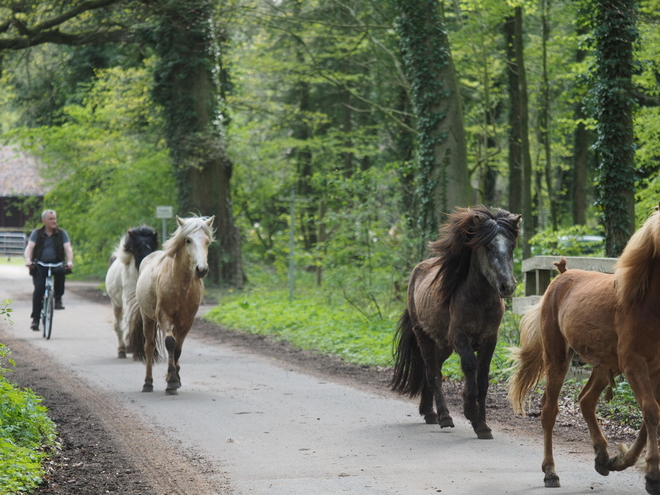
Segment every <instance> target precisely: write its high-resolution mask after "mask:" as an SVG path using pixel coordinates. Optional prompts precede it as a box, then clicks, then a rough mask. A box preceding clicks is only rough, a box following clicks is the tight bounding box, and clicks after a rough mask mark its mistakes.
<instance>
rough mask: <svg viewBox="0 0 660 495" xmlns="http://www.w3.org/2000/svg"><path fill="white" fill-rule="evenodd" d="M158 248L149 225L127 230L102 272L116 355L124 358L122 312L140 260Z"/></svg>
mask: <svg viewBox="0 0 660 495" xmlns="http://www.w3.org/2000/svg"><path fill="white" fill-rule="evenodd" d="M157 247H158V234H157V233H156V231H155V230H154V229H152V228H151V227H146V226H142V227H134V228H132V229H129V230H128V232H126V234H124V236H123V237H122V239H121V241H120V242H119V246H117V249H115V252H114V253H113V254H112V256H111V257H110V262H109V267H108V273H107V274H106V275H105V290H106V292H107V293H108V296H109V297H110V300H111V301H112V310H113V312H114V315H115V326H114V327H115V333H116V334H117V343H118V344H117V357H118V358H126V352H128V351H127V347H130V346H127V344H129V342H130V336H129V334H128V323H127V321H126V320H127V318H126V316H127V315H126V313H127V312H128V311H127V309H128V301H129V298H130V297H131V294H133V292H135V284H136V283H137V278H138V271H139V270H140V263H142V260H143V259H144V258H145V257H146V256H147V255H149V254H151V253H153V252H154V251H155V250H156V248H157Z"/></svg>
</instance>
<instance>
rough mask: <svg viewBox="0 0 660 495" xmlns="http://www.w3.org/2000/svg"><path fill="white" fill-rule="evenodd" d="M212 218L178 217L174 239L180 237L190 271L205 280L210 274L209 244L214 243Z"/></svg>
mask: <svg viewBox="0 0 660 495" xmlns="http://www.w3.org/2000/svg"><path fill="white" fill-rule="evenodd" d="M214 219H215V216H213V217H211V218H200V217H192V218H179V217H178V216H177V217H176V221H177V224H178V225H179V228H178V229H177V232H175V234H174V236H173V238H177V236H178V237H179V239H180V241H181V242H182V247H183V249H184V250H185V252H186V253H187V256H188V260H189V261H190V269H191V271H192V272H194V274H195V276H196V277H197V278H204V277H206V275H207V274H208V272H209V265H208V261H207V258H208V252H209V244H211V242H213V230H212V225H213V220H214Z"/></svg>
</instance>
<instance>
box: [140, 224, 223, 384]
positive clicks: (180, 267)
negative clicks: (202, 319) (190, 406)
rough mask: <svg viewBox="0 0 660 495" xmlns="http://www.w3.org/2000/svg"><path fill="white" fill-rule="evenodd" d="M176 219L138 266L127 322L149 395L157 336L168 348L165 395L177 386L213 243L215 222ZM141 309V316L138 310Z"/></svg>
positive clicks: (200, 299)
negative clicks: (169, 233)
mask: <svg viewBox="0 0 660 495" xmlns="http://www.w3.org/2000/svg"><path fill="white" fill-rule="evenodd" d="M214 218H215V217H211V218H199V217H191V218H183V219H182V218H179V217H176V221H177V224H178V228H177V229H176V231H175V232H174V234H172V236H171V237H170V238H169V239H168V241H167V242H166V243H165V244H163V250H162V251H156V252H154V253H152V254H150V255H149V256H147V257H146V258H145V259H144V260H143V261H142V266H141V267H140V276H139V277H138V281H137V286H136V290H135V300H136V302H137V305H135V304H134V305H133V309H132V317H131V327H132V332H131V344H132V346H133V355H134V357H135V359H138V360H140V361H143V362H145V363H146V365H147V373H146V377H145V380H144V386H143V388H142V391H143V392H152V391H153V389H154V386H153V382H154V381H153V375H152V368H153V363H154V359H158V353H157V352H156V351H157V349H156V343H157V332H158V331H160V336H163V337H164V338H165V348H166V349H167V355H168V359H167V388H166V389H165V392H166V393H167V394H168V395H176V393H177V389H178V388H180V387H181V378H180V376H179V370H180V366H179V357H180V356H181V348H182V346H183V341H184V340H185V338H186V335H188V332H189V331H190V327H192V324H193V322H194V320H195V315H196V313H197V310H198V309H199V305H200V303H201V302H202V297H203V295H204V282H203V280H202V279H203V278H204V277H205V276H206V274H207V273H208V271H209V268H208V265H207V261H206V258H207V254H208V247H209V244H210V243H211V242H213V240H214V239H213V230H212V228H211V226H212V225H213V219H214ZM138 309H139V311H138Z"/></svg>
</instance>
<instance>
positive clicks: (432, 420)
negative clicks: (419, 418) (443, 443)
mask: <svg viewBox="0 0 660 495" xmlns="http://www.w3.org/2000/svg"><path fill="white" fill-rule="evenodd" d="M424 421H426V424H427V425H437V424H438V415H437V414H436V413H429V414H425V415H424Z"/></svg>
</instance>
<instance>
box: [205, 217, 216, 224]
mask: <svg viewBox="0 0 660 495" xmlns="http://www.w3.org/2000/svg"><path fill="white" fill-rule="evenodd" d="M213 220H215V215H213V216H212V217H211V218H209V219H208V220H206V225H208V226H209V227H211V226H212V225H213Z"/></svg>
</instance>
